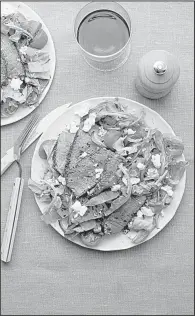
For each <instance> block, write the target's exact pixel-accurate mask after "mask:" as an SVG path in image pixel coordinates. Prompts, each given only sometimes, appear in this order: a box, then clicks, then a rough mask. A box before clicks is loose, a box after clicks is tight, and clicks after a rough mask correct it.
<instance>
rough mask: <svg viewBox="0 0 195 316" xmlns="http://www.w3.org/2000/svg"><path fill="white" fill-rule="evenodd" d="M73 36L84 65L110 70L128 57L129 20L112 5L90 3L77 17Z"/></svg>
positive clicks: (124, 12) (119, 7)
mask: <svg viewBox="0 0 195 316" xmlns="http://www.w3.org/2000/svg"><path fill="white" fill-rule="evenodd" d="M74 35H75V39H76V41H77V44H78V46H79V48H80V51H81V53H82V55H83V57H84V59H85V60H86V62H87V63H88V64H89V65H90V66H92V67H93V68H95V69H98V70H101V71H111V70H114V69H117V68H119V67H120V66H122V65H123V64H124V63H125V62H126V60H127V59H128V57H129V53H130V39H131V19H130V17H129V14H128V13H127V11H126V10H125V9H124V8H123V7H122V6H121V5H120V4H118V3H116V2H90V3H89V4H87V5H85V6H84V7H83V8H82V9H81V10H80V11H79V13H78V14H77V16H76V19H75V24H74Z"/></svg>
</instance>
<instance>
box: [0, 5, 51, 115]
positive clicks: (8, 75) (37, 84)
mask: <svg viewBox="0 0 195 316" xmlns="http://www.w3.org/2000/svg"><path fill="white" fill-rule="evenodd" d="M47 42H48V36H47V34H46V32H45V31H44V30H43V28H42V24H41V23H40V22H39V21H35V20H30V19H27V18H26V17H25V16H24V15H23V14H22V13H21V12H19V11H13V12H12V11H6V10H5V11H3V10H2V12H1V117H8V116H11V115H13V114H14V113H15V112H16V111H17V110H18V108H19V107H32V106H33V107H36V105H38V102H39V98H40V96H41V94H42V93H43V91H44V89H45V88H46V86H47V85H48V82H49V80H50V77H51V75H50V55H49V52H48V51H47V49H45V46H46V44H47Z"/></svg>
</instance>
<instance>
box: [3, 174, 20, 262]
mask: <svg viewBox="0 0 195 316" xmlns="http://www.w3.org/2000/svg"><path fill="white" fill-rule="evenodd" d="M23 186H24V179H22V178H16V179H15V182H14V186H13V189H12V195H11V201H10V206H9V211H8V215H7V221H6V225H5V232H4V235H3V241H2V244H1V260H2V261H4V262H9V261H10V260H11V255H12V249H13V245H14V239H15V234H16V228H17V223H18V216H19V212H20V205H21V200H22V191H23Z"/></svg>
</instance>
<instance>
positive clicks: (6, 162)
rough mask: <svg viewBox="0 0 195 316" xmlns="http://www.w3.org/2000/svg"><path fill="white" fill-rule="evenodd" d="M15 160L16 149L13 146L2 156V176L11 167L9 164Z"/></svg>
mask: <svg viewBox="0 0 195 316" xmlns="http://www.w3.org/2000/svg"><path fill="white" fill-rule="evenodd" d="M13 162H14V151H13V147H12V148H10V149H9V150H8V151H7V153H6V154H5V156H4V157H3V158H1V176H2V174H4V172H5V171H6V170H7V169H8V168H9V166H11V164H12V163H13Z"/></svg>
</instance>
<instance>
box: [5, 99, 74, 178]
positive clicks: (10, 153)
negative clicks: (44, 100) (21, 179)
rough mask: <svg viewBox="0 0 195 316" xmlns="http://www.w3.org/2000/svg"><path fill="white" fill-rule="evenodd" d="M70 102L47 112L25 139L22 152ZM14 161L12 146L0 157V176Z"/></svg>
mask: <svg viewBox="0 0 195 316" xmlns="http://www.w3.org/2000/svg"><path fill="white" fill-rule="evenodd" d="M71 104H72V103H67V104H63V105H61V106H59V107H57V108H56V109H55V110H53V111H51V112H50V113H49V114H47V115H46V116H45V117H44V118H43V119H42V120H41V121H40V122H39V123H38V125H37V126H36V129H35V130H34V131H33V132H32V135H31V136H30V137H29V139H28V140H27V142H26V144H25V146H24V148H23V150H22V152H24V151H25V150H26V149H27V148H28V147H29V146H30V145H31V144H32V143H33V142H34V141H35V140H36V139H37V138H38V137H39V136H41V134H43V133H44V132H45V131H46V130H47V128H48V127H49V125H51V124H52V123H53V122H54V121H55V120H56V119H57V118H58V117H59V116H60V115H62V114H63V113H64V112H65V111H66V110H67V109H68V108H69V106H70V105H71ZM14 161H15V158H14V148H13V147H12V148H10V149H9V150H8V151H7V152H6V154H5V156H4V157H3V158H1V176H2V174H3V173H4V172H5V171H6V170H7V169H8V168H9V167H10V166H11V164H12V163H13V162H14Z"/></svg>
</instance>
